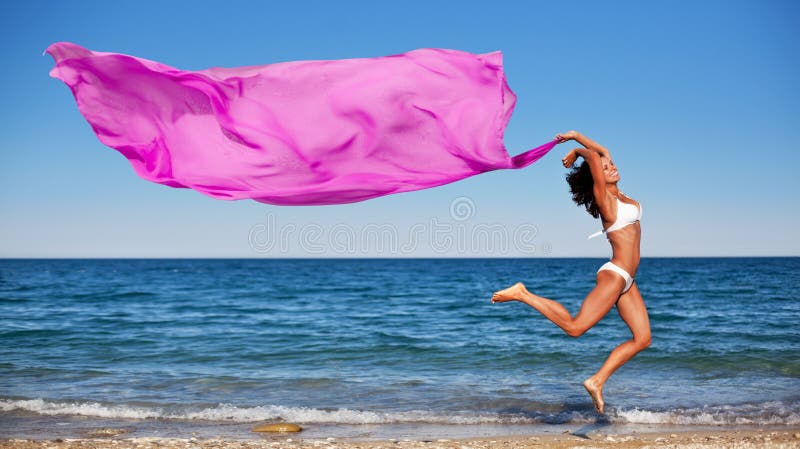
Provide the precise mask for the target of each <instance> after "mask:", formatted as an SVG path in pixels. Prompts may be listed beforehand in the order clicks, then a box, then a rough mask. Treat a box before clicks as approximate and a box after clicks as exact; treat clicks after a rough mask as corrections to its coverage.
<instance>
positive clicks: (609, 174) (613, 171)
mask: <svg viewBox="0 0 800 449" xmlns="http://www.w3.org/2000/svg"><path fill="white" fill-rule="evenodd" d="M600 163H601V164H603V173H604V174H605V176H606V183H609V184H611V183H615V182H617V181H619V172H617V166H616V165H614V161H612V160H611V159H609V158H607V157H601V158H600Z"/></svg>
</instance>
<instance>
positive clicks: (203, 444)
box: [0, 427, 800, 449]
mask: <svg viewBox="0 0 800 449" xmlns="http://www.w3.org/2000/svg"><path fill="white" fill-rule="evenodd" d="M108 433H113V430H111V429H109V432H108ZM0 447H2V448H14V449H39V448H41V449H44V448H47V449H77V448H114V449H151V448H158V449H199V448H202V449H212V448H213V449H217V448H232V449H251V448H252V449H258V448H297V449H312V448H314V449H325V448H330V449H334V448H338V449H345V448H347V449H368V448H370V449H372V448H386V449H389V448H408V449H487V448H556V449H561V448H564V449H566V448H622V449H628V448H685V449H690V448H691V449H705V448H709V449H711V448H775V449H778V448H798V447H800V427H793V428H786V429H783V430H777V431H776V430H758V431H755V430H742V431H739V430H704V431H686V432H673V433H659V432H656V433H629V434H605V433H590V434H587V435H583V436H578V435H574V434H568V433H565V434H560V435H535V436H508V437H492V438H466V439H437V440H418V441H417V440H406V439H404V440H397V439H390V440H353V439H344V438H315V439H305V438H303V437H302V435H301V434H279V435H265V436H263V437H262V438H261V439H256V440H253V439H249V440H239V439H230V438H226V439H218V438H209V439H204V438H160V437H137V438H124V437H122V436H121V435H118V436H113V437H93V438H78V439H54V440H48V439H43V440H29V439H5V440H0Z"/></svg>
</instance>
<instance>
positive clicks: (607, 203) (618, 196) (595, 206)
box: [492, 131, 650, 413]
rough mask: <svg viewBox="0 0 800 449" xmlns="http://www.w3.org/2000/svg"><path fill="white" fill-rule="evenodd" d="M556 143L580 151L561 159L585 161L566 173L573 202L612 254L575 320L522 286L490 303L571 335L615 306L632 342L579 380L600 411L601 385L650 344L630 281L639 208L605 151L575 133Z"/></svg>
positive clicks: (644, 313)
mask: <svg viewBox="0 0 800 449" xmlns="http://www.w3.org/2000/svg"><path fill="white" fill-rule="evenodd" d="M556 139H558V140H559V141H561V143H563V142H567V141H569V140H575V141H577V142H578V143H580V144H581V145H583V146H584V147H585V148H576V149H574V150H572V151H570V152H569V153H567V155H566V156H565V157H564V159H562V162H563V164H564V167H566V168H570V167H572V165H573V163H574V162H575V160H576V159H577V158H578V156H580V157H582V158H583V160H584V162H583V163H582V164H581V166H580V167H577V166H576V167H575V168H573V169H572V171H571V172H570V173H569V174H568V175H567V182H568V183H569V186H570V190H571V192H572V199H573V200H574V201H575V202H576V203H577V204H578V205H583V206H585V207H586V210H587V212H589V213H590V214H591V215H592V216H593V217H595V218H597V217H598V216H599V217H600V218H601V219H602V222H603V227H604V229H603V230H602V231H600V232H598V233H596V234H594V235H592V236H590V238H591V237H594V236H596V235H600V234H601V233H605V234H606V238H608V241H609V242H610V243H611V249H612V250H613V256H612V257H611V260H610V261H609V262H606V263H605V264H604V265H603V266H601V267H600V269H599V270H598V271H597V281H596V282H597V283H596V285H595V287H594V289H593V290H592V291H591V292H590V293H589V294H588V295H587V296H586V299H584V300H583V304H581V308H580V310H579V311H578V314H577V315H576V316H574V317H573V316H571V315H570V313H569V312H568V311H567V309H565V308H564V306H562V305H561V304H559V303H558V302H556V301H553V300H551V299H547V298H543V297H541V296H537V295H535V294H533V293H531V292H529V291H528V290H527V289H526V288H525V286H524V285H523V284H522V283H521V282H518V283H516V284H514V285H513V286H511V287H509V288H507V289H505V290H500V291H498V292H496V293H495V294H494V295H493V296H492V302H493V303H495V302H506V301H520V302H524V303H525V304H527V305H529V306H531V307H533V308H534V309H536V310H538V311H539V312H541V313H542V315H544V316H545V317H547V318H548V319H549V320H550V321H552V322H553V323H555V324H556V325H557V326H558V327H560V328H561V329H563V330H564V332H566V333H567V334H568V335H570V336H572V337H578V336H580V335H582V334H583V333H584V332H586V331H587V330H588V329H589V328H591V327H592V326H594V325H595V323H597V322H598V321H600V319H601V318H603V317H604V316H605V315H606V314H607V313H608V312H609V310H611V307H613V306H614V305H615V304H616V306H617V311H618V312H619V315H620V317H622V319H623V320H624V321H625V323H626V324H627V325H628V327H629V328H630V330H631V332H632V333H633V338H632V339H631V340H628V341H626V342H624V343H622V344H621V345H619V346H617V347H616V348H615V349H614V350H613V351H612V352H611V355H609V356H608V359H606V361H605V363H603V366H602V367H600V369H599V370H598V371H597V372H596V373H595V374H594V375H593V376H591V377H590V378H588V379H586V380H585V381H584V382H583V386H584V387H586V390H587V391H588V392H589V395H590V396H591V397H592V402H594V406H595V408H596V409H597V411H598V412H599V413H603V407H604V402H603V385H604V384H605V383H606V381H607V380H608V378H609V377H610V376H611V374H612V373H613V372H614V371H616V369H617V368H619V367H620V366H622V365H623V364H624V363H625V362H627V361H628V360H630V359H631V357H633V356H634V355H636V354H637V353H639V352H640V351H642V350H643V349H645V348H647V347H648V346H650V321H649V319H648V317H647V309H646V308H645V305H644V301H643V300H642V295H641V294H640V293H639V288H638V287H637V285H636V282H635V281H634V280H633V278H634V276H636V269H637V268H638V267H639V241H640V239H641V235H642V230H641V227H640V224H639V219H640V218H641V216H642V209H641V205H639V204H638V203H637V202H636V201H634V200H632V199H631V198H629V197H627V196H626V195H625V194H623V193H622V192H620V191H619V188H618V187H617V183H618V182H619V179H620V177H619V173H617V168H616V166H615V165H614V162H613V161H612V160H611V154H610V153H609V152H608V150H607V149H605V148H603V147H602V146H601V145H599V144H597V143H596V142H594V141H592V140H591V139H589V138H587V137H585V136H583V135H581V134H580V133H577V132H575V131H569V132H567V133H564V134H558V135H556Z"/></svg>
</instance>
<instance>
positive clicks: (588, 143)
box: [556, 131, 611, 159]
mask: <svg viewBox="0 0 800 449" xmlns="http://www.w3.org/2000/svg"><path fill="white" fill-rule="evenodd" d="M556 139H559V140H561V141H562V143H563V142H566V141H567V140H574V141H576V142H578V143H579V144H581V145H583V146H584V147H586V148H588V149H590V150H594V151H596V152H597V153H598V154H600V156H605V157H607V158H609V159H611V153H610V152H609V151H608V150H607V149H606V148H605V147H604V146H602V145H600V144H599V143H597V142H595V141H594V140H592V139H590V138H588V137H586V136H584V135H583V134H581V133H579V132H577V131H568V132H565V133H563V134H557V135H556Z"/></svg>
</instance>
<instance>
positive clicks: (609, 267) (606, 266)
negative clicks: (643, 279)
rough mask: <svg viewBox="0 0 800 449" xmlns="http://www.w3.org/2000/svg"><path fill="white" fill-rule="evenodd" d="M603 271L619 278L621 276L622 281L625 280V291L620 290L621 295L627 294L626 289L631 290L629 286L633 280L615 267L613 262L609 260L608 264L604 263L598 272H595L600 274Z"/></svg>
mask: <svg viewBox="0 0 800 449" xmlns="http://www.w3.org/2000/svg"><path fill="white" fill-rule="evenodd" d="M603 270H611V271H614V272H616V273H617V274H619V275H620V276H622V278H623V279H625V289H624V290H622V293H625V292H627V291H628V289H630V288H631V285H632V284H633V278H632V277H631V275H630V274H628V272H627V271H625V270H623V269H622V268H620V267H619V265H616V264H614V262H611V261H610V260H609V261H608V262H606V263H604V264H603V266H602V267H600V269H599V270H597V272H598V273H599V272H601V271H603Z"/></svg>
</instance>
